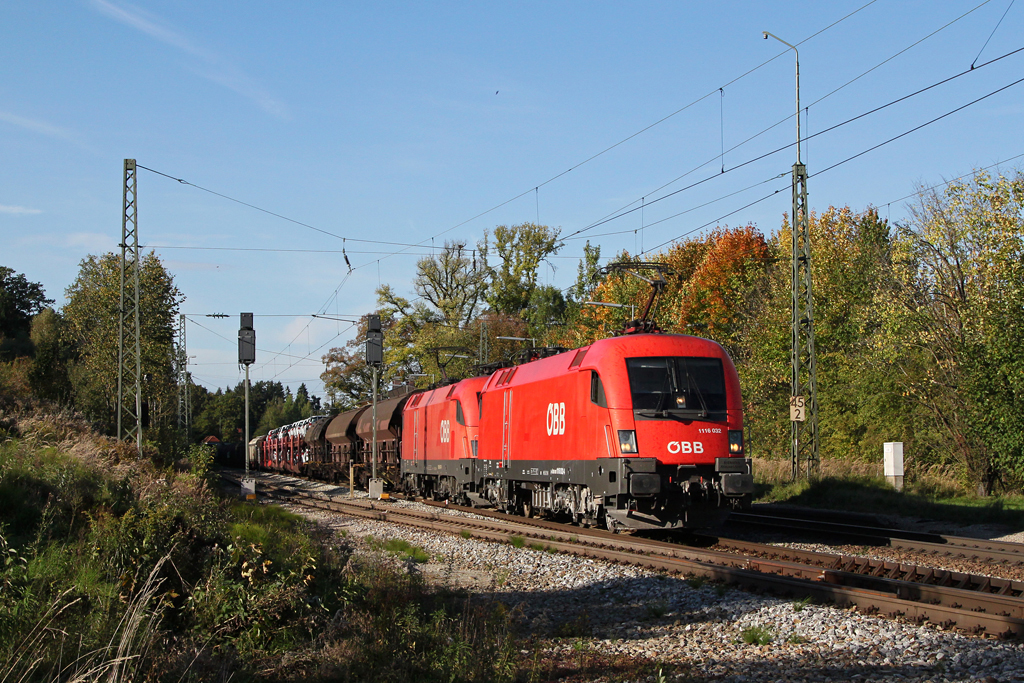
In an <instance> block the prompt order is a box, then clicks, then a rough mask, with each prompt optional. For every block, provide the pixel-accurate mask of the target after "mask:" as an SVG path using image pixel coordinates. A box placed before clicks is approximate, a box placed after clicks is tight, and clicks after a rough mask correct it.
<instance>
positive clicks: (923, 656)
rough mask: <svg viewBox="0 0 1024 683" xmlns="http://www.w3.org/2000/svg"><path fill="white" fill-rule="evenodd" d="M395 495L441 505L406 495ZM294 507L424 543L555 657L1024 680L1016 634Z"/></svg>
mask: <svg viewBox="0 0 1024 683" xmlns="http://www.w3.org/2000/svg"><path fill="white" fill-rule="evenodd" d="M364 496H365V494H364ZM391 504H392V505H395V506H398V507H419V508H422V509H429V510H431V511H434V512H436V511H437V508H428V507H427V506H424V505H421V504H419V503H412V502H407V501H394V502H393V503H391ZM288 507H291V508H293V509H294V511H295V512H298V513H300V514H302V515H304V516H306V517H308V518H310V519H314V520H315V521H317V522H318V523H320V524H322V525H324V526H327V527H329V528H331V529H333V530H335V532H336V533H338V534H339V536H342V535H343V536H344V539H339V540H340V541H341V540H343V541H344V542H347V543H353V544H355V545H356V547H357V548H358V549H359V552H371V551H370V550H369V548H368V546H367V545H366V544H365V542H364V540H363V539H365V538H366V537H367V536H374V537H376V538H378V539H389V538H401V539H404V540H406V541H408V542H409V543H412V544H414V545H416V546H419V547H421V548H423V549H424V550H425V551H426V552H427V553H428V554H429V555H430V557H431V559H430V561H429V562H427V563H425V564H421V565H413V564H412V563H411V562H405V565H406V567H407V569H408V570H409V571H419V572H423V574H424V575H425V576H426V577H427V578H428V579H429V580H431V581H433V582H436V583H442V584H448V585H451V586H459V587H463V588H466V589H468V590H471V591H473V592H474V593H478V594H480V595H482V596H486V597H492V598H494V599H498V600H501V601H502V602H504V603H506V604H507V605H509V606H510V607H513V608H516V609H517V613H519V614H521V617H520V618H521V620H522V622H523V625H524V627H525V628H526V629H528V630H529V631H530V632H531V633H532V634H534V635H537V636H538V637H541V638H545V639H548V640H545V641H544V642H546V643H549V644H550V646H549V647H548V650H547V652H546V654H548V655H549V656H554V657H558V656H564V657H570V656H572V655H573V653H578V652H579V651H580V649H581V648H585V649H587V650H589V651H598V652H600V653H601V654H602V655H607V656H616V657H627V658H633V659H638V660H646V661H653V662H664V663H666V664H671V665H675V666H676V667H678V668H677V670H679V671H685V672H686V674H685V675H686V676H689V677H692V678H696V679H697V680H715V681H719V680H721V681H731V682H735V683H740V682H742V681H750V682H753V681H771V682H774V681H882V680H885V681H890V680H906V681H935V682H936V683H938V682H939V681H950V682H952V681H986V682H990V681H1024V644H1022V643H1020V642H1018V641H1015V640H1011V641H1000V640H997V639H994V638H984V637H975V636H969V635H965V634H961V633H958V632H953V631H947V630H942V629H940V628H937V627H934V626H930V625H925V626H916V625H913V624H909V623H901V622H898V621H895V620H892V619H887V618H881V617H875V616H870V615H864V614H859V613H857V612H855V611H852V610H845V609H838V608H834V607H830V606H821V605H813V604H801V603H798V602H794V601H793V600H791V599H780V598H775V597H770V596H764V595H757V594H753V593H748V592H745V591H741V590H738V589H733V588H728V587H726V586H722V585H716V584H712V583H709V582H701V581H699V580H696V579H690V580H687V579H685V578H678V577H672V576H666V575H662V574H658V573H655V572H651V571H647V570H643V569H639V568H635V567H625V566H619V565H614V564H610V563H607V562H603V561H598V560H590V559H583V558H577V557H572V556H569V555H563V554H553V553H549V552H546V551H543V550H536V549H533V548H530V547H523V548H516V547H513V546H512V545H510V544H502V543H491V542H484V541H478V540H474V539H464V538H461V537H459V536H454V535H450V534H446V533H440V532H433V531H425V530H420V529H415V528H411V527H405V526H402V525H400V524H396V523H391V522H382V521H377V520H369V519H364V518H355V517H348V516H345V515H343V514H340V513H333V512H325V511H321V510H313V509H310V508H304V507H300V506H288ZM454 514H460V515H461V514H464V513H454ZM392 557H394V560H393V561H395V562H396V563H402V560H401V559H399V558H398V557H397V556H392ZM745 639H746V640H752V641H755V642H752V643H748V642H745ZM758 640H760V642H764V643H766V644H757V641H758Z"/></svg>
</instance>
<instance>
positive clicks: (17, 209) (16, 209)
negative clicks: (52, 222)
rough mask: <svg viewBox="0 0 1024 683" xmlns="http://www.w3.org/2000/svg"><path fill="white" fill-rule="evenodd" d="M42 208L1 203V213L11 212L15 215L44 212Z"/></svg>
mask: <svg viewBox="0 0 1024 683" xmlns="http://www.w3.org/2000/svg"><path fill="white" fill-rule="evenodd" d="M42 212H43V211H42V209H30V208H28V207H27V206H7V205H6V204H0V213H9V214H14V215H23V214H37V213H42Z"/></svg>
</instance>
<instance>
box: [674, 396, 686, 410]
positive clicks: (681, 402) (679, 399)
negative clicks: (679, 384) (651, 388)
mask: <svg viewBox="0 0 1024 683" xmlns="http://www.w3.org/2000/svg"><path fill="white" fill-rule="evenodd" d="M685 407H686V397H685V396H683V395H682V394H680V395H679V396H676V408H685Z"/></svg>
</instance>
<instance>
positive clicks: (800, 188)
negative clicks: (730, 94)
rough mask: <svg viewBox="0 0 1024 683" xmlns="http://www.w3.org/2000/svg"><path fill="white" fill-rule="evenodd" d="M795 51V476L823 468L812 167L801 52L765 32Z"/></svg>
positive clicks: (791, 416)
mask: <svg viewBox="0 0 1024 683" xmlns="http://www.w3.org/2000/svg"><path fill="white" fill-rule="evenodd" d="M762 33H763V34H764V38H765V40H767V39H768V38H769V36H770V37H772V38H774V39H775V40H777V41H779V42H780V43H782V44H783V45H785V46H787V47H788V48H789V49H791V50H792V51H793V52H794V53H796V163H795V164H793V211H792V213H791V214H790V217H791V222H792V226H791V227H792V234H793V307H792V310H793V321H792V330H791V334H792V344H791V356H792V361H793V367H792V377H791V381H790V389H791V392H790V397H789V419H790V434H791V436H792V440H791V449H790V456H791V459H792V466H793V479H794V480H796V479H797V478H798V477H799V476H800V462H801V460H802V461H803V462H804V463H805V464H806V466H807V470H806V474H807V477H808V478H810V477H812V476H815V475H817V473H818V380H817V362H816V360H815V353H814V305H813V297H812V287H811V228H810V218H809V214H808V211H807V167H806V166H804V164H803V161H801V159H800V51H799V50H797V49H796V46H794V45H791V44H790V43H787V42H786V41H785V40H783V39H782V38H779V37H778V36H777V35H775V34H774V33H769V32H768V31H762Z"/></svg>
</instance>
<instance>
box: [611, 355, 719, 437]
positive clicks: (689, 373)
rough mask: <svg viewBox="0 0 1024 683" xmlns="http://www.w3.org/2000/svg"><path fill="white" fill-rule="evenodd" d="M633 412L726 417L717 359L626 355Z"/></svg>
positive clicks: (647, 415)
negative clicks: (627, 356) (628, 356)
mask: <svg viewBox="0 0 1024 683" xmlns="http://www.w3.org/2000/svg"><path fill="white" fill-rule="evenodd" d="M626 371H627V372H628V374H629V389H630V392H631V393H632V396H633V412H634V413H635V414H636V415H637V416H638V417H646V418H667V419H671V418H682V419H690V420H716V421H721V420H724V419H726V403H725V376H724V374H723V372H722V361H721V359H719V358H689V357H683V356H668V357H650V358H627V359H626Z"/></svg>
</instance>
